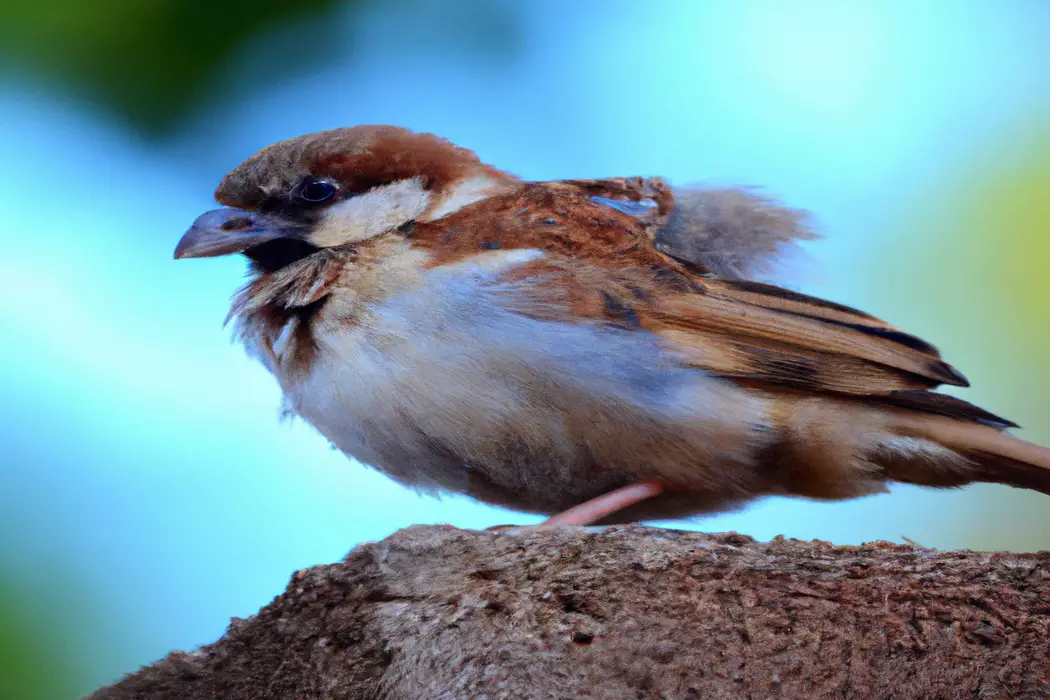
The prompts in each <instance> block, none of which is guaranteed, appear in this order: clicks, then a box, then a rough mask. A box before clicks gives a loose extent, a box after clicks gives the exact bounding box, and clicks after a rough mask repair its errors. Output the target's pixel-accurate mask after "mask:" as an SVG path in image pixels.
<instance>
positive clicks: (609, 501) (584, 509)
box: [539, 481, 666, 528]
mask: <svg viewBox="0 0 1050 700" xmlns="http://www.w3.org/2000/svg"><path fill="white" fill-rule="evenodd" d="M665 490H666V489H665V487H664V485H663V484H661V483H660V482H659V481H640V482H638V483H637V484H631V485H630V486H623V487H621V488H618V489H616V490H614V491H610V492H609V493H603V494H602V495H601V496H598V497H597V498H592V499H591V500H589V501H585V502H583V503H581V504H580V505H578V506H573V507H572V508H569V509H568V510H566V511H562V512H561V513H558V514H557V515H554V516H551V517H550V518H547V520H545V521H543V522H542V523H540V525H539V526H540V527H541V528H548V527H558V526H560V525H590V524H592V523H595V522H598V521H599V520H601V519H602V518H604V517H606V516H607V515H611V514H613V513H615V512H616V511H618V510H623V509H624V508H627V507H628V506H633V505H634V504H635V503H641V502H642V501H644V500H647V499H650V498H653V497H654V496H659V495H660V494H661V493H663V492H664V491H665Z"/></svg>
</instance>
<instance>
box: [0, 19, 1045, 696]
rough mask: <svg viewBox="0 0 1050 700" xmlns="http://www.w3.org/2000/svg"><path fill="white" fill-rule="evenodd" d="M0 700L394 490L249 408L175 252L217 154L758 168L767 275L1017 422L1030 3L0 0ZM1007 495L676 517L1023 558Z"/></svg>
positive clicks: (289, 567) (1026, 518)
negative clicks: (421, 136)
mask: <svg viewBox="0 0 1050 700" xmlns="http://www.w3.org/2000/svg"><path fill="white" fill-rule="evenodd" d="M0 123H2V124H3V125H4V126H3V127H2V128H0V164H2V167H0V243H2V254H0V282H2V284H3V286H4V291H3V293H2V294H0V360H2V362H0V385H2V387H3V389H2V391H0V454H2V457H0V470H2V472H0V475H2V476H0V555H2V556H0V697H3V698H5V699H6V698H19V699H21V698H67V697H75V696H77V695H80V694H84V693H87V692H90V691H91V690H93V689H94V688H96V687H98V686H99V685H101V684H103V683H108V682H111V681H114V680H116V679H118V678H119V677H120V676H121V675H122V674H124V673H126V672H129V671H133V670H135V669H136V668H137V667H138V666H139V665H141V664H145V663H149V662H151V661H153V660H155V659H157V658H159V657H161V656H163V655H165V654H166V653H168V652H169V651H171V650H174V649H189V648H192V647H195V646H197V645H200V644H204V643H208V642H211V641H213V640H215V639H216V638H217V637H218V636H219V635H221V634H222V632H223V631H224V629H225V627H226V625H227V624H228V623H229V619H230V617H231V616H238V617H245V616H248V615H251V614H252V613H254V612H255V611H256V610H258V608H259V607H260V606H262V605H264V604H266V603H267V602H269V601H270V600H271V599H272V597H273V596H274V595H276V594H278V593H280V592H281V591H282V590H283V588H284V586H285V585H286V583H287V581H288V579H289V576H290V575H291V574H292V572H294V571H295V570H296V569H299V568H302V567H306V566H311V565H314V564H320V563H326V562H332V561H336V560H338V559H340V558H341V557H342V556H344V555H345V554H346V552H347V551H348V550H350V549H351V548H352V547H353V546H354V545H355V544H357V543H359V542H362V541H367V540H374V539H378V538H382V537H384V536H385V535H388V534H390V533H391V532H393V531H394V530H395V529H397V528H400V527H403V526H406V525H410V524H412V523H438V522H448V523H452V524H455V525H457V526H460V527H468V528H480V527H485V526H488V525H493V524H498V523H506V522H533V521H535V520H536V519H535V518H530V517H527V516H521V515H517V514H513V513H509V512H505V511H502V512H501V511H498V510H496V509H493V508H488V507H485V506H481V505H478V504H474V503H471V502H468V501H466V500H463V499H459V498H445V499H442V500H436V499H431V498H423V497H419V496H417V495H415V494H413V493H412V492H409V491H407V490H405V489H403V488H401V487H398V486H396V485H394V484H393V483H391V482H389V481H388V480H387V479H386V478H385V477H383V476H381V475H379V474H377V473H376V472H374V471H371V470H369V469H366V468H365V467H363V466H361V465H359V464H354V463H350V462H348V461H347V460H346V459H345V458H344V457H342V456H341V455H339V454H337V453H335V452H332V451H331V450H330V449H329V448H328V445H327V443H326V442H325V441H324V440H323V439H321V438H319V437H318V436H317V435H316V434H314V432H313V431H312V430H311V429H310V428H309V427H308V426H305V425H303V424H301V423H293V424H290V425H289V424H279V423H278V421H277V411H278V398H279V397H278V392H277V387H276V384H275V383H274V382H273V381H272V380H271V379H270V378H269V376H267V375H266V374H265V373H264V371H263V370H262V368H261V367H259V366H257V365H256V364H254V363H253V362H251V361H249V360H248V358H247V357H246V356H245V355H244V353H243V351H242V350H241V349H240V348H239V347H236V346H233V345H232V344H231V343H230V341H229V334H228V332H227V331H224V330H223V329H222V327H221V324H222V319H223V317H224V316H225V314H226V310H227V304H228V300H229V297H230V294H231V293H232V291H233V290H234V288H235V287H237V286H238V285H239V284H240V282H241V279H242V274H243V269H244V265H243V262H242V261H240V260H238V259H217V260H206V261H193V262H182V263H175V262H173V261H172V259H171V252H172V249H173V246H174V244H175V242H176V241H177V239H178V238H179V236H180V235H181V233H182V231H183V230H184V229H185V227H186V226H187V225H188V224H189V222H191V221H192V220H193V218H194V217H195V216H196V215H197V214H198V213H200V212H201V211H203V210H205V209H208V208H211V207H212V206H213V202H212V200H211V193H212V190H213V188H214V186H215V185H216V184H217V182H218V180H219V178H220V177H221V176H222V174H223V173H225V172H226V171H227V170H228V169H230V168H231V167H233V166H234V165H236V164H237V163H239V162H240V161H241V160H242V159H244V158H245V157H247V156H248V155H250V154H251V153H252V152H254V151H255V150H257V149H258V148H260V147H262V146H265V145H267V144H269V143H271V142H273V141H276V140H279V139H282V138H286V137H289V136H293V135H298V134H301V133H304V132H309V131H313V130H317V129H323V128H330V127H337V126H344V125H351V124H357V123H394V124H400V125H403V126H407V127H411V128H414V129H418V130H426V131H433V132H436V133H438V134H441V135H443V136H446V137H448V138H450V139H452V140H453V141H456V142H457V143H460V144H462V145H465V146H468V147H471V148H473V149H475V150H477V152H478V153H479V154H480V155H481V157H482V158H483V159H484V160H486V161H488V162H491V163H494V164H496V165H498V166H500V167H504V168H507V169H509V170H511V171H513V172H515V173H517V174H519V175H521V176H523V177H526V178H532V179H553V178H562V177H601V176H610V175H635V174H646V175H647V174H661V175H665V176H667V177H669V178H671V179H672V180H673V181H675V182H678V183H685V182H691V181H698V180H708V181H713V182H717V183H723V184H756V185H763V186H765V187H767V189H768V191H769V192H771V193H774V194H776V195H779V196H781V197H783V198H785V199H786V200H787V201H788V202H790V203H791V204H793V205H796V206H802V207H806V208H809V209H811V210H813V211H814V212H815V214H816V215H817V217H818V218H819V220H820V221H821V222H822V224H823V229H824V231H825V232H826V233H827V235H828V238H827V239H826V240H824V241H821V242H819V243H816V244H814V245H812V246H810V251H811V253H812V256H813V259H814V263H815V264H814V265H812V266H811V267H812V268H813V272H812V273H811V274H810V275H809V276H808V277H806V278H805V279H803V281H802V282H801V283H800V284H799V285H798V287H799V288H801V289H802V290H803V291H808V292H811V293H816V294H820V295H826V296H829V297H831V298H833V299H835V300H837V301H840V302H844V303H848V304H852V305H856V306H859V307H861V308H864V309H866V310H868V311H870V312H873V313H875V314H878V315H882V316H884V317H887V318H889V319H890V320H891V321H893V322H894V323H896V324H897V325H899V326H902V327H903V328H904V329H906V330H909V331H912V332H915V333H918V334H920V335H921V336H923V337H925V338H927V339H929V340H931V341H932V342H934V343H935V344H936V345H938V346H940V347H941V348H942V350H943V351H944V353H945V355H946V356H947V358H948V359H949V360H950V361H951V362H953V363H954V364H956V366H958V367H960V368H961V369H962V370H963V371H964V372H965V373H966V374H967V375H968V376H969V378H970V379H971V381H972V382H973V385H974V387H973V388H972V389H970V390H967V391H965V393H964V394H962V395H964V396H966V397H967V398H969V399H970V400H973V401H975V402H977V403H979V404H981V405H983V406H985V407H986V408H988V409H990V410H992V411H994V412H997V413H1001V414H1004V415H1005V416H1007V417H1009V418H1012V419H1014V420H1016V421H1017V422H1019V423H1020V424H1021V425H1023V426H1025V429H1024V430H1023V431H1021V433H1020V434H1021V435H1022V436H1023V437H1026V438H1028V439H1031V440H1035V441H1041V442H1044V443H1050V368H1048V367H1047V366H1046V360H1047V354H1048V353H1047V348H1048V347H1050V323H1048V317H1050V274H1048V273H1047V270H1048V269H1050V3H1047V2H1043V1H1042V0H986V1H982V0H958V1H957V2H953V3H947V2H940V1H939V0H926V1H919V2H914V1H912V0H871V1H870V2H863V1H860V0H858V1H855V2H850V3H841V2H836V1H835V0H828V1H827V2H799V1H793V2H776V1H774V0H768V1H764V2H763V1H757V0H755V1H751V0H678V1H675V0H651V1H650V2H639V1H632V0H602V1H601V2H597V1H593V2H592V1H590V0H575V1H574V2H561V1H560V0H533V1H530V2H520V1H518V2H511V1H510V0H503V1H500V0H474V1H467V0H441V1H438V0H391V1H381V0H358V1H357V2H334V1H331V0H329V1H326V2H315V3H302V4H296V3H288V2H276V1H271V0H265V1H264V0H254V1H253V2H247V0H236V1H228V2H214V1H211V2H206V1H204V0H150V1H149V2H141V3H123V4H120V3H115V2H108V3H106V2H82V1H78V0H55V1H54V2H51V3H41V2H33V1H30V0H6V1H5V2H4V3H3V4H2V5H0ZM1048 506H1050V501H1048V500H1047V498H1046V497H1043V496H1038V495H1035V494H1030V493H1023V492H1020V491H1013V490H1010V489H1007V488H1005V487H996V486H981V487H970V488H967V489H964V490H959V491H952V492H934V491H921V490H919V489H915V488H908V487H896V488H894V489H893V493H892V494H890V495H882V496H877V497H872V498H867V499H863V500H858V501H852V502H848V503H840V504H821V503H810V502H802V501H785V500H770V501H766V502H763V503H760V504H758V505H755V506H753V507H751V508H749V509H747V510H745V511H743V512H740V513H735V514H731V515H725V516H720V517H710V518H706V519H699V520H696V521H693V522H689V523H684V524H683V523H675V526H677V527H688V528H694V529H702V530H707V531H722V530H737V531H739V532H743V533H747V534H749V535H753V536H754V537H757V538H760V539H768V538H771V537H773V536H775V535H778V534H783V535H787V536H790V537H799V538H819V539H824V540H831V541H834V542H837V543H842V544H848V543H860V542H863V541H868V540H874V539H885V540H893V541H898V542H899V541H901V539H902V537H908V538H911V539H912V540H915V541H917V542H920V543H922V544H924V545H927V546H932V547H938V548H974V549H1008V550H1037V549H1047V548H1050V507H1048Z"/></svg>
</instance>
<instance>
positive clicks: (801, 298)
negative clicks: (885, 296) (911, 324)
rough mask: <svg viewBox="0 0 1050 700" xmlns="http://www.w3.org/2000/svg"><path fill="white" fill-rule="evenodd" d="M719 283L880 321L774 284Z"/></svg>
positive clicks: (745, 281)
mask: <svg viewBox="0 0 1050 700" xmlns="http://www.w3.org/2000/svg"><path fill="white" fill-rule="evenodd" d="M718 281H719V282H720V283H721V284H723V285H725V286H726V287H729V288H730V289H736V290H739V291H741V292H751V293H753V294H762V295H764V296H769V297H775V298H777V299H784V300H786V301H795V302H798V303H800V304H807V305H811V306H816V307H819V308H824V309H831V310H832V311H839V312H841V313H844V314H851V315H853V316H857V317H859V318H862V319H864V320H866V321H878V320H879V319H877V318H875V317H874V316H872V315H871V314H866V313H864V312H863V311H861V310H859V309H855V308H853V307H852V306H846V305H845V304H838V303H836V302H834V301H828V300H827V299H820V298H819V297H811V296H809V295H808V294H801V293H799V292H793V291H791V290H790V289H784V288H783V287H778V286H776V285H774V284H766V283H764V282H752V281H751V280H731V279H719V280H718Z"/></svg>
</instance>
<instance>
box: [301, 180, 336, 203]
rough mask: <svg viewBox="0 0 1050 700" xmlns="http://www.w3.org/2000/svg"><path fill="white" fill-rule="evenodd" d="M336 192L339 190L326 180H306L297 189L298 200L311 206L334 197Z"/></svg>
mask: <svg viewBox="0 0 1050 700" xmlns="http://www.w3.org/2000/svg"><path fill="white" fill-rule="evenodd" d="M338 191H339V188H338V187H336V186H335V185H334V184H332V183H331V182H328V181H327V180H307V181H306V182H305V183H304V184H303V185H302V187H300V188H299V199H301V200H303V201H304V202H310V203H311V204H320V203H321V202H327V201H328V200H329V199H331V198H332V197H334V196H335V193H336V192H338Z"/></svg>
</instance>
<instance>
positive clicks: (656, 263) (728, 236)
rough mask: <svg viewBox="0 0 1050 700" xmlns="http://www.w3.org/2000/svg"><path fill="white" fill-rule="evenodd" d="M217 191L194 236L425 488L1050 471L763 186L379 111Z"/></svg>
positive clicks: (825, 491)
mask: <svg viewBox="0 0 1050 700" xmlns="http://www.w3.org/2000/svg"><path fill="white" fill-rule="evenodd" d="M215 198H216V199H217V201H218V202H219V203H220V204H222V205H224V206H223V207H222V208H219V209H215V210H212V211H209V212H206V213H204V214H202V215H201V216H200V217H198V218H197V220H196V221H195V222H194V223H193V225H192V226H191V227H190V228H189V230H188V231H187V232H186V233H185V235H184V236H183V237H182V239H181V240H180V241H179V243H178V245H177V247H176V249H175V258H200V257H209V256H219V255H230V254H241V255H243V256H245V257H246V258H247V259H248V260H249V261H250V262H249V279H248V282H247V284H246V285H245V286H244V287H243V288H242V289H240V290H239V291H238V292H237V293H236V294H235V296H234V298H233V302H232V307H231V309H230V314H229V317H228V319H227V321H232V322H233V324H234V329H235V335H236V337H237V338H239V340H240V341H242V342H243V344H244V345H245V347H246V348H247V350H248V352H249V353H250V354H251V355H252V356H254V357H255V358H257V359H258V360H259V361H260V362H261V363H262V364H263V365H264V366H265V367H266V368H267V369H268V370H269V371H270V372H271V373H272V374H273V376H274V377H275V378H276V380H277V381H278V382H279V384H280V387H281V389H282V393H283V401H284V410H285V411H286V412H287V413H289V414H291V415H294V416H299V417H301V418H302V419H304V420H305V421H307V422H309V423H310V424H312V425H313V426H314V427H315V428H316V429H317V430H318V431H319V432H320V433H321V434H322V435H323V436H324V437H325V438H327V439H328V440H329V441H330V442H331V443H332V444H333V445H334V446H335V447H336V448H338V449H339V450H341V451H342V452H343V453H345V454H346V455H347V456H349V457H352V458H354V459H356V460H358V461H360V462H362V463H364V464H367V465H371V466H372V467H374V468H376V469H378V470H380V471H382V472H383V473H385V474H387V475H388V476H389V477H391V478H393V479H395V480H396V481H398V482H400V483H401V484H404V485H406V486H408V487H411V488H414V489H417V490H420V491H423V492H453V493H460V494H466V495H467V496H470V497H473V498H474V499H478V500H480V501H483V502H486V503H490V504H494V505H497V506H502V507H506V508H510V509H515V510H519V511H526V512H534V513H540V514H546V515H549V516H552V517H550V519H548V520H547V521H546V523H545V524H546V525H549V526H554V525H588V524H609V523H617V522H630V521H637V520H644V519H673V518H682V517H688V516H693V515H698V514H703V513H711V512H715V511H724V510H727V509H732V508H737V507H740V506H742V505H744V504H746V503H747V502H749V501H752V500H754V499H757V498H760V497H765V496H797V497H803V498H809V499H824V500H835V499H848V498H855V497H860V496H866V495H869V494H874V493H879V492H883V491H886V490H887V486H886V485H887V483H889V482H904V483H909V484H920V485H923V486H931V487H958V486H962V485H965V484H969V483H971V482H996V483H1003V484H1009V485H1012V486H1015V487H1021V488H1028V489H1034V490H1037V491H1041V492H1043V493H1050V450H1048V449H1047V448H1044V447H1041V446H1038V445H1035V444H1032V443H1029V442H1026V441H1023V440H1021V439H1019V438H1016V437H1014V436H1011V435H1010V434H1009V433H1008V432H1007V430H1008V429H1009V428H1012V427H1016V425H1015V424H1014V423H1011V422H1010V421H1008V420H1005V419H1003V418H1000V417H998V416H996V415H994V414H992V413H990V412H988V411H986V410H983V409H981V408H979V407H977V406H975V405H973V404H971V403H968V402H966V401H964V400H961V399H958V398H955V397H953V396H949V395H946V394H941V393H937V392H935V391H934V389H936V388H937V387H938V386H940V385H951V386H958V387H964V386H968V382H967V380H966V378H965V377H964V376H963V375H962V374H960V373H959V372H958V371H957V370H956V369H954V368H953V367H952V366H951V365H949V364H948V363H947V362H945V361H944V360H943V359H942V358H941V355H940V353H939V352H938V350H937V349H936V348H935V347H934V346H932V345H930V344H929V343H927V342H925V341H924V340H921V339H920V338H918V337H916V336H914V335H911V334H909V333H906V332H904V331H902V330H899V329H897V328H895V327H893V326H891V325H889V324H887V323H885V322H884V321H881V320H880V319H878V318H875V317H873V316H871V315H869V314H866V313H864V312H862V311H859V310H857V309H854V308H851V307H848V306H844V305H842V304H837V303H834V302H831V301H826V300H824V299H819V298H815V297H812V296H807V295H804V294H801V293H798V292H796V291H792V290H790V289H788V288H785V287H781V286H777V285H775V284H772V283H771V282H770V281H768V275H769V274H770V271H771V270H772V269H773V268H775V267H776V264H777V261H778V260H780V259H782V257H783V255H784V254H785V253H787V252H790V251H791V250H792V249H794V248H796V247H797V246H798V244H799V242H801V241H805V240H807V239H812V238H814V237H815V235H816V234H815V233H814V232H813V225H812V222H811V217H810V215H809V214H808V213H807V212H804V211H801V210H796V209H792V208H789V207H787V206H785V205H783V204H781V203H780V202H778V201H777V200H775V199H773V198H770V197H767V196H765V195H763V194H762V193H761V192H759V191H757V190H754V189H747V188H712V187H678V186H671V185H670V184H669V183H668V182H667V181H666V180H665V179H663V178H659V177H623V178H609V179H601V180H588V179H579V180H557V181H548V182H532V181H524V180H522V179H519V178H518V177H515V176H514V175H511V174H510V173H508V172H505V171H503V170H500V169H497V168H495V167H493V166H491V165H488V164H486V163H483V162H482V161H481V160H480V159H479V158H478V156H477V155H476V154H475V153H474V152H472V151H470V150H468V149H465V148H462V147H459V146H457V145H455V144H453V143H451V142H449V141H447V140H445V139H442V138H439V137H438V136H435V135H433V134H426V133H416V132H411V131H408V130H406V129H402V128H399V127H394V126H370V125H365V126H354V127H350V128H343V129H335V130H330V131H322V132H318V133H313V134H308V135H305V136H300V137H297V138H292V139H289V140H285V141H281V142H279V143H277V144H275V145H272V146H269V147H268V148H265V149H263V150H261V151H260V152H258V153H256V154H255V155H253V156H251V157H250V158H248V160H246V161H244V162H243V163H242V164H241V165H239V166H237V167H236V168H235V169H234V170H232V171H231V172H230V173H228V174H227V175H226V176H225V177H224V178H223V180H222V181H221V183H220V184H219V186H218V189H217V190H216V192H215Z"/></svg>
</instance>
